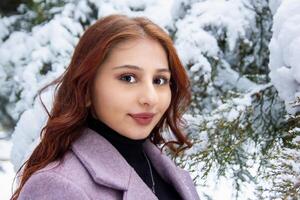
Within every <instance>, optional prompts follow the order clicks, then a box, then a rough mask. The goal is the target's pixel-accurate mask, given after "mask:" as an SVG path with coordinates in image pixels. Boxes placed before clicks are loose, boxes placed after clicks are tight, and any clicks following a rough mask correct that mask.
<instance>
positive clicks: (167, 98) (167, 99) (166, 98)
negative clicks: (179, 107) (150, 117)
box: [160, 89, 172, 112]
mask: <svg viewBox="0 0 300 200" xmlns="http://www.w3.org/2000/svg"><path fill="white" fill-rule="evenodd" d="M171 99H172V95H171V89H169V90H168V91H167V92H165V93H164V95H163V96H162V98H161V101H160V102H161V107H162V110H163V111H164V112H165V111H166V110H167V109H168V107H169V106H170V103H171Z"/></svg>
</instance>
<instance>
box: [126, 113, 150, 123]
mask: <svg viewBox="0 0 300 200" xmlns="http://www.w3.org/2000/svg"><path fill="white" fill-rule="evenodd" d="M154 115H155V114H154V113H137V114H130V116H131V117H132V118H133V119H134V120H135V122H137V123H138V124H140V125H148V124H150V123H151V121H152V119H153V117H154Z"/></svg>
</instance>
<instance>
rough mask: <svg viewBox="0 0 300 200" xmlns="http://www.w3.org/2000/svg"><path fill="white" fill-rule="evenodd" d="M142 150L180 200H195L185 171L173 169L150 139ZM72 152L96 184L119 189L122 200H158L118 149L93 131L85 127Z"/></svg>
mask: <svg viewBox="0 0 300 200" xmlns="http://www.w3.org/2000/svg"><path fill="white" fill-rule="evenodd" d="M143 148H144V150H145V152H146V154H147V156H148V157H149V159H150V160H151V162H152V164H153V166H154V167H155V169H156V170H157V172H158V173H159V175H160V176H161V177H162V178H163V179H164V180H165V181H166V182H168V183H170V184H171V185H173V186H174V187H175V189H176V190H177V191H178V193H179V194H180V195H181V196H182V198H183V199H185V200H197V199H199V197H198V194H197V192H196V190H195V187H194V184H193V181H192V179H191V177H190V175H189V173H188V172H187V171H184V170H182V169H180V168H178V167H176V166H175V164H174V163H173V161H171V160H170V159H169V158H168V157H167V156H166V155H164V154H162V153H161V152H160V150H159V149H158V147H157V146H155V145H154V144H153V143H152V142H151V141H150V140H146V142H145V143H144V146H143ZM72 151H73V152H74V154H75V155H76V156H77V157H78V159H79V160H80V161H81V162H82V163H83V165H84V166H85V168H86V169H87V171H88V172H89V173H90V175H91V177H92V178H93V180H94V181H95V182H96V183H98V184H100V185H103V186H106V187H109V188H112V189H116V190H123V191H124V196H123V199H124V200H125V199H126V200H131V199H143V200H158V199H157V197H156V196H155V195H154V194H153V192H152V191H151V190H150V188H149V187H148V186H147V185H146V184H145V183H144V181H143V180H142V179H141V178H140V177H139V175H138V174H137V173H136V172H135V170H134V169H133V168H132V167H131V166H130V165H129V164H128V163H127V161H126V160H125V159H124V158H123V157H122V155H121V154H120V153H119V152H118V150H117V149H115V147H114V146H113V145H112V144H110V143H109V142H108V141H107V140H106V139H105V138H104V137H102V136H101V135H100V134H98V133H96V132H94V131H93V130H91V129H89V128H86V129H85V130H84V132H83V134H82V136H81V137H80V138H78V140H76V141H75V142H74V143H73V144H72Z"/></svg>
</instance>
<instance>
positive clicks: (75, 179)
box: [19, 153, 90, 200]
mask: <svg viewBox="0 0 300 200" xmlns="http://www.w3.org/2000/svg"><path fill="white" fill-rule="evenodd" d="M80 179H81V180H82V181H83V183H87V182H90V180H89V176H88V174H87V172H86V171H85V170H84V168H83V166H82V165H81V164H80V162H79V161H78V160H77V159H76V157H75V156H74V155H73V154H72V153H67V154H66V155H65V157H64V159H63V160H62V161H61V162H60V163H59V162H53V163H50V164H49V165H48V166H46V167H45V168H43V169H41V170H39V171H37V172H35V173H34V174H33V175H32V176H31V177H30V178H29V179H28V180H27V182H26V183H25V185H24V187H23V188H22V191H21V193H20V196H19V199H21V200H31V199H32V200H34V199H41V200H43V199H48V200H49V199H51V200H56V199H66V200H68V199H70V200H71V199H72V200H74V199H75V200H76V199H83V200H87V199H89V197H88V195H87V194H86V192H85V190H84V188H82V187H81V184H80V183H81V182H80V181H79V180H80Z"/></svg>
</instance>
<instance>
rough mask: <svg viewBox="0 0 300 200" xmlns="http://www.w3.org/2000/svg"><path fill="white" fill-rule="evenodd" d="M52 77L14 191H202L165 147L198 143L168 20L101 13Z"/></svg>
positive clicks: (36, 195) (112, 198) (155, 194)
mask: <svg viewBox="0 0 300 200" xmlns="http://www.w3.org/2000/svg"><path fill="white" fill-rule="evenodd" d="M51 84H57V91H56V93H55V99H54V104H53V108H52V110H51V112H50V113H49V119H48V121H47V124H46V126H45V127H44V128H43V130H42V132H41V133H42V134H41V136H42V137H41V142H40V144H39V145H38V146H37V147H36V149H35V150H34V151H33V153H32V155H31V156H30V157H29V159H28V160H27V162H26V163H25V164H24V167H23V169H22V172H21V179H20V185H19V186H18V188H17V190H16V191H15V193H14V195H13V197H12V199H13V200H16V199H20V200H35V199H36V200H43V199H47V200H48V199H49V200H54V199H55V200H56V199H57V200H58V199H70V200H71V199H72V200H76V199H78V200H79V199H80V200H89V199H95V200H96V199H97V200H98V199H103V200H116V199H127V200H140V199H142V200H154V199H163V200H165V199H172V200H175V199H185V200H195V199H199V197H198V195H197V192H196V189H195V186H194V184H193V181H192V179H191V177H190V175H189V173H188V172H187V171H184V170H182V169H180V168H178V167H176V166H175V164H174V163H173V162H172V161H171V160H170V159H169V158H168V157H167V156H166V155H164V154H163V153H162V151H161V150H162V149H159V148H158V145H162V144H164V145H163V147H164V146H168V147H171V149H172V150H173V151H175V152H178V151H180V149H181V150H182V147H191V143H190V142H189V141H188V140H187V139H186V137H185V135H184V133H183V132H182V130H181V129H180V126H181V125H182V118H181V117H182V115H183V113H184V112H185V111H186V109H187V107H188V105H189V103H190V92H189V89H190V85H189V81H188V77H187V75H186V72H185V70H184V68H183V66H182V64H181V62H180V60H179V58H178V55H177V53H176V50H175V48H174V46H173V43H172V40H171V39H170V37H169V36H168V35H167V34H166V33H165V32H164V31H163V30H162V29H161V28H160V27H158V26H157V25H156V24H154V23H153V22H151V21H150V20H148V19H146V18H142V17H137V18H129V17H127V16H124V15H111V16H107V17H105V18H102V19H100V20H98V21H97V22H96V23H95V24H94V25H92V26H91V27H89V28H88V29H87V30H86V32H85V33H84V34H83V36H82V37H81V39H80V41H79V43H78V45H77V47H76V48H75V51H74V55H73V57H72V60H71V63H70V65H69V67H68V68H67V70H66V72H65V73H64V74H63V75H62V76H61V77H60V78H59V79H57V80H56V81H54V82H53V83H51ZM51 84H50V85H51ZM48 86H49V85H48ZM48 86H46V87H48ZM46 87H45V88H46ZM45 88H44V89H45ZM167 130H171V131H172V133H173V134H174V138H175V139H174V141H173V143H170V142H167V141H166V140H165V139H164V138H163V136H162V131H167ZM174 143H176V144H179V147H181V148H179V147H178V148H177V149H176V148H174V146H173V145H172V144H174Z"/></svg>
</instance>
